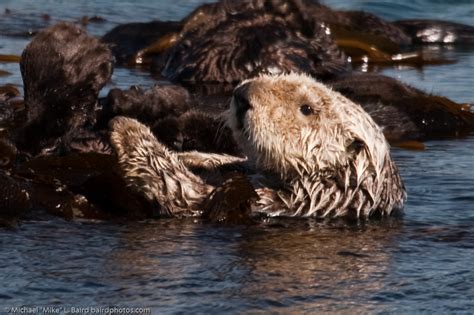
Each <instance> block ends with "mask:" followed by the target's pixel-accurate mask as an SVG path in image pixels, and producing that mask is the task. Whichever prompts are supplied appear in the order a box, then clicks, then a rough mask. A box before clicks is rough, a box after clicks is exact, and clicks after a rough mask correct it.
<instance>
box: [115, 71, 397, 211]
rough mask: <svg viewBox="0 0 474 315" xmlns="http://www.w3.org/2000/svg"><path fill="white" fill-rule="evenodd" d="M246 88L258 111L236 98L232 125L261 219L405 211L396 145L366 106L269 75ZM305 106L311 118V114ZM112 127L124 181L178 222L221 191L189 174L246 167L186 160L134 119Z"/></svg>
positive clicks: (198, 157)
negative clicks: (251, 169) (249, 167)
mask: <svg viewBox="0 0 474 315" xmlns="http://www.w3.org/2000/svg"><path fill="white" fill-rule="evenodd" d="M243 85H246V97H247V100H248V102H249V105H250V109H249V110H248V111H246V112H245V113H244V115H243V117H242V116H239V114H238V113H237V109H236V105H237V104H236V101H235V99H233V101H232V102H231V107H230V109H229V111H228V112H227V123H228V125H229V126H230V128H231V129H232V130H233V135H234V137H235V138H236V140H237V142H238V143H239V144H241V146H242V150H243V151H244V152H245V153H246V155H247V157H248V160H249V162H253V163H254V164H255V165H254V166H255V168H256V169H257V171H258V173H257V174H256V175H254V176H252V177H251V181H252V183H253V185H254V186H255V188H256V190H257V193H258V194H259V197H260V200H259V201H258V202H257V203H256V204H255V205H254V206H253V211H255V212H264V213H266V214H268V215H283V216H302V217H309V216H311V217H319V218H330V217H352V218H367V217H369V216H371V215H374V214H379V215H382V216H385V215H390V214H392V213H393V212H394V211H395V210H401V209H402V207H403V203H404V200H405V197H406V193H405V189H404V186H403V183H402V181H401V178H400V176H399V174H398V171H397V168H396V166H395V164H394V162H393V161H392V159H391V157H390V150H389V146H388V144H387V142H386V140H385V138H384V136H383V134H382V132H381V130H380V128H379V127H378V126H377V125H376V124H375V123H374V121H373V120H372V119H371V118H370V116H369V115H368V114H367V113H366V112H364V110H363V109H362V108H361V107H360V106H359V105H356V104H354V103H352V102H351V101H350V100H348V99H346V98H345V97H343V96H342V95H340V94H339V93H337V92H334V91H332V90H330V89H328V88H327V87H326V86H324V85H322V84H320V83H318V82H316V81H314V80H313V79H312V78H310V77H308V76H305V75H300V74H289V75H279V76H261V77H258V78H255V79H251V80H248V81H245V82H243V83H242V84H241V86H243ZM241 86H240V87H241ZM237 89H239V87H238V88H237ZM303 105H307V106H310V107H311V108H312V110H313V114H311V115H304V114H303V113H302V112H301V106H303ZM240 114H241V113H240ZM239 119H240V120H241V121H239ZM111 128H112V136H111V142H112V145H113V147H114V148H115V150H116V152H117V155H118V159H119V164H120V166H121V168H122V170H123V173H124V177H125V179H126V181H127V182H128V183H129V185H130V186H131V187H132V188H133V189H134V190H136V191H138V192H140V193H142V194H143V195H145V196H146V197H147V198H148V199H150V200H156V201H157V202H159V203H160V204H162V205H163V206H164V207H165V208H166V209H168V210H169V212H170V213H171V214H174V213H178V214H180V213H186V207H189V209H190V210H191V212H192V213H196V211H198V210H199V209H200V207H202V202H203V201H204V200H205V199H206V198H207V196H209V194H210V192H211V191H212V189H213V187H212V186H209V185H207V184H205V183H203V182H202V180H201V179H199V178H198V177H196V176H195V175H194V174H193V173H191V172H190V171H189V170H188V166H195V165H196V164H201V165H202V166H203V167H204V168H206V167H207V168H211V169H212V168H215V167H216V166H217V165H222V164H229V163H234V162H238V163H240V162H242V159H240V158H235V159H234V158H231V157H230V156H228V155H221V156H219V155H217V154H212V155H209V154H206V153H198V152H196V153H194V154H192V155H189V154H187V155H186V156H183V158H180V155H179V154H177V153H173V152H171V151H169V150H168V149H166V148H165V147H164V146H163V145H162V144H160V143H159V142H158V141H157V140H156V139H155V138H154V137H153V135H152V134H151V132H150V131H149V129H148V128H147V127H145V126H144V125H141V124H140V123H138V122H137V121H135V120H133V119H129V118H116V119H115V120H114V121H113V122H112V124H111ZM189 156H192V159H189ZM189 161H191V162H189ZM188 164H190V165H188ZM275 179H276V180H275ZM200 203H201V204H200Z"/></svg>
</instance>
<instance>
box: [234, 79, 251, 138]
mask: <svg viewBox="0 0 474 315" xmlns="http://www.w3.org/2000/svg"><path fill="white" fill-rule="evenodd" d="M249 88H250V83H245V84H242V85H240V86H238V87H237V88H236V89H235V90H234V106H235V115H236V119H237V128H239V129H242V127H243V126H244V117H245V114H246V113H247V111H248V110H249V109H251V108H252V105H251V104H250V101H249Z"/></svg>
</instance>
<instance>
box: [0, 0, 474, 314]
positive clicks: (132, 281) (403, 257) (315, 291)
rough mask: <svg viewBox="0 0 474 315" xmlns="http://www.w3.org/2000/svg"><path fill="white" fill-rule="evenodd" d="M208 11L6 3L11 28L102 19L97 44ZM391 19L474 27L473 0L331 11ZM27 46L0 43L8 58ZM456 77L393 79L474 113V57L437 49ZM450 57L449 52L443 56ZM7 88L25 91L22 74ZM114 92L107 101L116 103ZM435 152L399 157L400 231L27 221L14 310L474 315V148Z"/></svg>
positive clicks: (15, 274)
mask: <svg viewBox="0 0 474 315" xmlns="http://www.w3.org/2000/svg"><path fill="white" fill-rule="evenodd" d="M198 2H200V1H197V0H196V1H194V0H193V1H191V0H173V1H171V0H163V1H160V2H149V1H144V0H137V1H127V0H119V1H113V3H114V5H110V4H111V3H112V1H111V0H99V1H94V2H91V1H85V0H81V1H77V2H76V1H41V2H33V1H29V0H15V1H13V0H3V1H0V14H2V13H3V12H4V9H5V7H9V8H10V9H11V10H12V12H21V13H22V14H23V18H18V19H16V20H15V19H10V20H7V19H5V18H3V17H2V18H0V29H4V28H5V27H6V28H10V29H11V30H12V31H13V30H24V29H25V26H26V28H28V27H27V26H28V25H29V24H28V23H33V22H34V21H36V22H37V21H38V20H35V18H32V16H33V17H34V16H36V17H38V16H40V15H41V14H42V13H44V12H48V13H49V15H50V16H51V20H47V21H43V20H40V22H42V23H53V22H54V21H55V20H56V19H58V18H62V19H66V20H77V19H79V18H80V17H82V16H83V15H89V16H93V15H101V16H103V17H105V19H106V22H105V23H101V24H90V25H89V26H88V27H89V30H90V31H91V32H92V33H93V34H96V35H101V34H104V33H105V32H106V31H107V30H109V29H110V28H112V27H113V26H114V25H116V24H117V23H123V22H129V21H148V20H151V19H153V18H161V19H177V18H180V17H182V16H184V15H185V14H186V13H187V12H189V11H190V10H191V9H192V8H193V7H194V6H195V5H196V3H198ZM325 2H326V3H329V4H335V5H337V6H339V7H345V8H349V9H360V8H362V9H365V10H369V11H373V12H376V13H378V14H381V15H382V16H385V17H388V18H390V19H399V18H414V17H430V18H442V19H451V20H459V21H461V22H464V23H472V14H473V12H474V4H473V2H472V1H456V2H448V1H437V0H415V1H411V0H410V1H397V2H389V1H386V0H383V1H359V0H358V1H346V0H331V1H329V0H327V1H325ZM27 42H28V39H27V38H22V37H7V36H3V37H0V54H11V53H13V54H19V53H20V52H21V50H22V49H23V47H24V46H25V45H26V43H27ZM429 49H430V50H431V53H440V54H442V55H443V56H445V57H447V58H452V59H456V60H457V61H458V62H457V63H456V64H453V65H446V66H439V67H425V68H423V69H413V68H394V69H385V70H383V73H384V74H387V75H390V76H394V77H397V78H399V79H401V80H403V81H405V82H408V83H410V84H412V85H414V86H415V87H419V88H422V89H424V90H427V91H428V92H433V93H435V94H441V95H445V96H448V97H450V98H453V99H454V100H455V101H458V102H470V103H472V102H474V95H473V92H472V86H473V78H472V73H473V71H474V51H473V50H472V48H456V49H455V48H453V47H451V48H449V47H448V48H443V49H439V48H437V47H431V48H429ZM437 50H439V51H437ZM0 69H1V70H6V71H9V72H11V73H13V74H12V75H10V76H5V77H0V84H5V83H14V84H16V85H19V86H21V85H22V82H21V76H20V73H19V68H18V65H17V64H0ZM153 83H154V81H153V79H152V78H151V77H150V76H149V75H148V74H147V73H145V72H142V71H140V70H130V69H116V70H115V73H114V76H113V79H112V82H111V83H110V85H109V86H108V87H107V88H110V87H113V86H119V87H122V88H126V87H128V86H129V85H132V84H139V85H144V86H150V85H152V84H153ZM105 92H106V91H103V92H102V93H103V94H104V93H105ZM426 147H427V149H426V150H425V151H406V150H398V149H397V150H394V151H393V155H394V159H395V160H396V162H397V164H398V165H399V168H400V171H401V173H402V176H403V178H404V180H405V184H406V186H407V190H408V195H409V197H408V203H407V206H406V214H405V216H404V218H403V220H401V221H397V220H394V221H386V222H370V224H367V225H366V226H358V227H357V226H354V227H351V226H347V225H346V226H344V225H342V226H341V225H338V224H333V225H327V224H326V225H325V224H321V223H317V222H314V221H305V220H296V221H294V220H284V221H276V222H269V223H265V224H262V225H259V226H252V227H241V226H234V227H225V226H215V225H209V224H203V223H200V222H193V221H192V220H160V221H152V222H138V223H129V224H118V223H91V222H82V223H81V222H67V221H62V220H59V219H53V220H51V221H30V222H25V223H24V224H23V225H22V226H21V227H20V228H19V229H18V230H14V231H11V230H0V284H1V285H0V313H2V312H3V308H2V307H3V306H21V305H52V304H58V305H70V306H90V305H102V306H107V305H109V306H119V305H122V306H143V307H154V310H155V311H156V313H157V314H158V313H159V314H162V313H178V312H186V313H224V312H225V313H227V312H231V313H241V312H244V313H247V312H251V313H255V312H264V313H268V312H284V313H304V312H306V313H314V312H318V311H319V312H324V311H336V312H341V311H343V312H344V311H345V312H347V313H349V312H350V313H367V312H369V313H372V312H377V313H379V312H381V313H384V312H387V313H391V312H393V313H413V312H415V313H416V312H425V313H452V312H460V313H469V312H471V311H472V310H473V309H474V272H473V271H472V261H473V260H474V245H473V244H474V208H473V204H474V194H473V191H474V180H473V179H474V159H473V157H472V156H473V152H474V137H473V136H471V137H470V138H468V139H462V140H450V141H432V142H428V143H426Z"/></svg>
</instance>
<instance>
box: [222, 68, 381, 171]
mask: <svg viewBox="0 0 474 315" xmlns="http://www.w3.org/2000/svg"><path fill="white" fill-rule="evenodd" d="M246 83H249V84H250V85H249V89H248V100H249V103H250V105H251V107H252V108H251V109H249V110H248V111H247V112H246V114H245V116H244V119H243V128H242V129H239V128H238V127H237V126H238V123H237V120H236V107H235V101H233V102H232V103H231V107H230V110H229V117H228V124H229V126H230V127H231V128H232V130H233V132H234V137H235V138H236V139H237V140H238V141H239V142H240V143H241V144H242V149H243V150H244V151H245V153H246V154H247V155H248V156H249V158H250V159H254V160H255V161H256V163H257V166H259V167H261V168H264V169H270V170H274V171H278V172H280V173H281V174H282V175H283V177H285V176H290V177H291V176H294V175H295V172H296V173H297V174H299V175H301V174H302V173H311V174H314V173H315V172H319V171H329V172H331V171H333V170H336V169H338V168H340V167H344V166H347V165H348V163H349V161H350V160H351V159H354V158H355V154H357V152H355V149H354V145H353V143H354V141H356V143H357V144H360V145H361V146H362V147H363V150H368V151H371V149H375V151H377V152H373V155H374V156H371V157H370V158H371V159H375V161H374V164H380V167H381V164H383V159H384V157H385V155H386V153H387V152H388V147H387V145H386V143H385V140H384V138H383V135H382V133H381V131H380V130H379V128H378V126H376V125H375V123H374V122H373V121H372V119H371V118H370V117H369V115H368V114H367V113H365V111H363V110H362V108H360V106H358V105H356V104H354V103H352V102H351V101H350V100H348V99H346V98H345V97H343V96H342V95H340V94H339V93H337V92H334V91H332V90H330V89H329V88H327V87H326V86H324V85H322V84H321V83H318V82H316V81H314V80H313V79H312V78H310V77H308V76H305V75H299V74H289V75H280V76H262V77H259V78H255V79H251V80H247V81H245V82H243V83H242V84H246ZM302 106H305V108H304V109H302ZM308 106H309V107H310V110H308ZM308 112H311V113H310V114H309V115H308ZM305 113H306V115H305ZM351 144H352V145H351ZM377 146H381V147H379V148H377ZM367 153H369V152H367ZM373 166H375V167H376V166H377V165H373ZM376 168H377V167H376Z"/></svg>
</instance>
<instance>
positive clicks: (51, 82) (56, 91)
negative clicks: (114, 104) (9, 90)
mask: <svg viewBox="0 0 474 315" xmlns="http://www.w3.org/2000/svg"><path fill="white" fill-rule="evenodd" d="M112 66H113V57H112V55H111V53H110V51H109V49H108V48H107V46H106V45H104V44H100V43H99V41H98V40H97V39H95V38H93V37H91V36H88V35H87V34H86V32H85V31H84V30H83V29H82V28H80V27H78V26H76V25H73V24H70V23H58V24H56V25H54V26H53V27H50V28H48V29H45V30H43V31H41V32H39V33H38V34H37V35H36V36H35V37H34V38H33V40H32V41H31V43H29V44H28V46H27V47H26V49H25V50H24V52H23V55H22V58H21V62H20V69H21V74H22V77H23V82H24V95H25V107H26V110H27V123H26V125H25V126H24V127H23V128H22V129H21V130H20V131H19V132H18V135H17V136H16V140H17V144H18V146H19V148H20V149H22V150H25V151H28V152H30V153H32V154H37V153H40V152H41V151H43V150H49V149H51V148H54V147H56V146H57V145H58V143H59V142H68V141H70V138H71V135H73V134H74V133H75V132H76V131H77V129H79V128H82V127H84V126H86V125H92V124H94V123H95V112H94V107H95V105H96V102H97V96H98V93H99V91H100V89H101V88H102V87H103V86H104V85H105V84H106V83H107V81H108V80H109V78H110V76H111V75H112ZM52 87H53V88H52Z"/></svg>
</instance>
